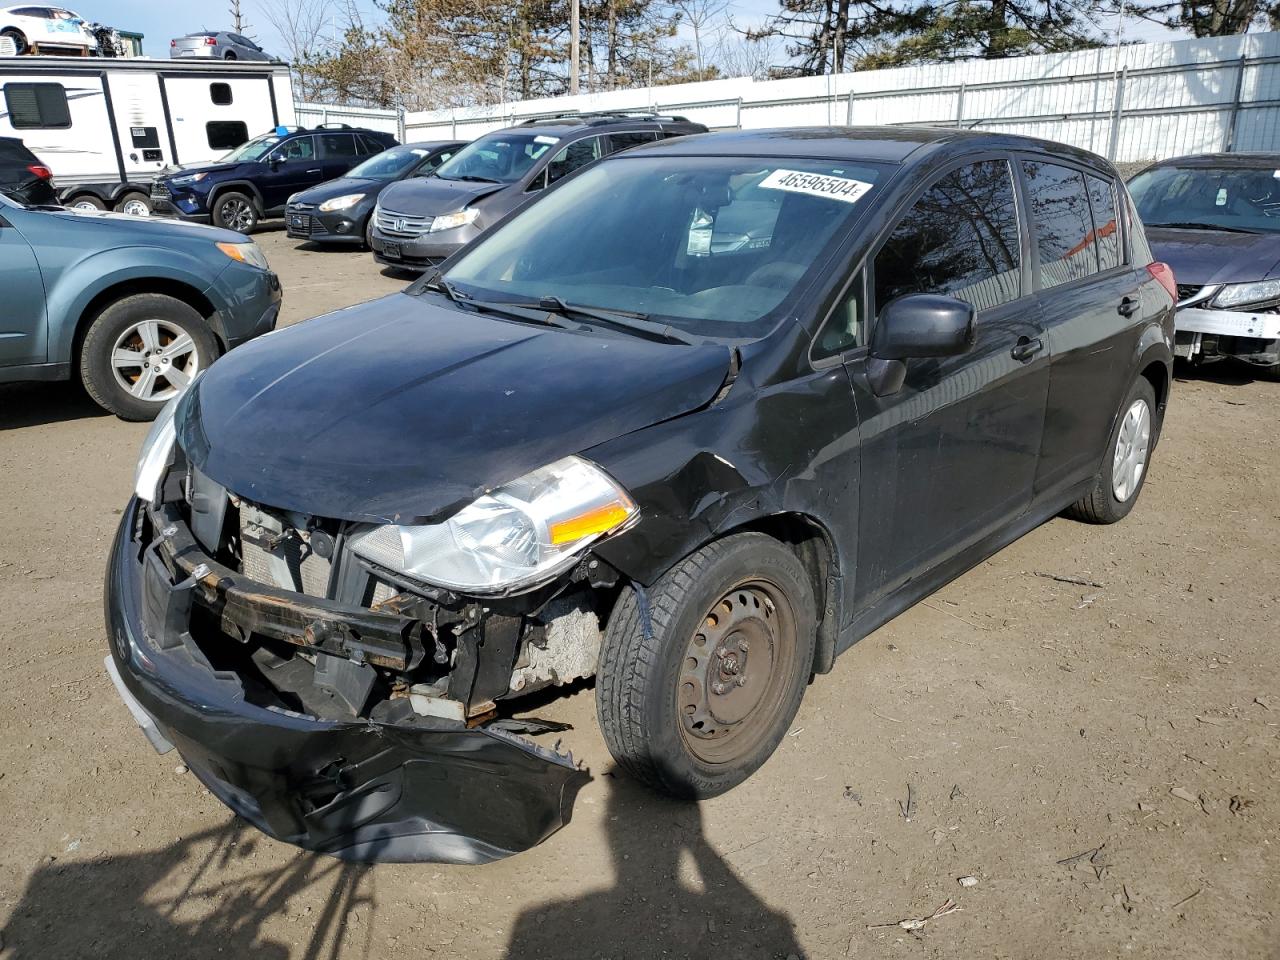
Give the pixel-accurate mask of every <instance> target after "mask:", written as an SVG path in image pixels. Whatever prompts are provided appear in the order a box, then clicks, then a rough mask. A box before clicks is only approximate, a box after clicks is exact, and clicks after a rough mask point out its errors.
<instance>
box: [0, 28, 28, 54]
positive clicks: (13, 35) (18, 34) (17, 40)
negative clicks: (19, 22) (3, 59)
mask: <svg viewBox="0 0 1280 960" xmlns="http://www.w3.org/2000/svg"><path fill="white" fill-rule="evenodd" d="M0 37H8V38H9V39H10V40H12V41H13V47H14V50H13V52H14V55H15V56H19V57H20V56H22V55H23V54H25V53H26V52H27V50H28V49H29V45H28V44H27V35H26V34H25V33H23V32H22V31H21V30H17V29H14V28H13V27H10V28H9V29H8V30H4V31H0Z"/></svg>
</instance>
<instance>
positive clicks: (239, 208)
mask: <svg viewBox="0 0 1280 960" xmlns="http://www.w3.org/2000/svg"><path fill="white" fill-rule="evenodd" d="M222 219H223V220H225V221H226V223H227V226H228V227H230V228H231V229H232V230H237V231H239V232H241V233H243V232H244V231H245V230H247V229H248V228H249V227H250V226H252V224H253V210H252V209H250V207H249V204H248V203H247V202H246V201H244V200H228V201H227V202H226V203H224V204H223V205H222Z"/></svg>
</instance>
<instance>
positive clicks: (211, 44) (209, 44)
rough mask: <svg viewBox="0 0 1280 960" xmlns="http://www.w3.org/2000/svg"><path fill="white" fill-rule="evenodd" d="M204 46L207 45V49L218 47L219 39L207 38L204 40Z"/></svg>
mask: <svg viewBox="0 0 1280 960" xmlns="http://www.w3.org/2000/svg"><path fill="white" fill-rule="evenodd" d="M204 45H205V46H206V47H216V46H217V45H218V38H217V37H205V38H204Z"/></svg>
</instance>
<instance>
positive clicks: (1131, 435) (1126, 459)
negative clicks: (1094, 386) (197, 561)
mask: <svg viewBox="0 0 1280 960" xmlns="http://www.w3.org/2000/svg"><path fill="white" fill-rule="evenodd" d="M1157 416H1158V411H1157V409H1156V393H1155V390H1154V389H1153V388H1152V386H1151V383H1150V382H1149V381H1148V380H1147V378H1146V377H1138V379H1137V380H1135V381H1134V382H1133V386H1131V387H1130V388H1129V392H1128V394H1126V396H1125V399H1124V402H1123V403H1122V404H1121V407H1120V413H1119V416H1118V417H1117V418H1116V423H1115V426H1113V427H1112V428H1111V442H1110V443H1109V444H1108V446H1107V452H1106V454H1105V455H1104V456H1103V458H1102V463H1101V465H1100V466H1099V468H1098V473H1097V474H1096V475H1095V476H1094V478H1093V486H1092V488H1091V489H1090V490H1089V492H1088V493H1087V494H1086V495H1085V496H1083V497H1081V498H1080V499H1079V500H1077V501H1076V502H1075V503H1074V504H1072V505H1071V506H1070V507H1069V508H1068V509H1067V515H1068V516H1070V517H1073V518H1075V519H1076V520H1083V521H1085V522H1086V523H1115V522H1116V521H1117V520H1120V519H1123V518H1124V517H1125V516H1127V515H1128V513H1129V511H1130V510H1132V509H1133V505H1134V503H1135V502H1136V501H1137V499H1138V494H1139V493H1140V492H1141V491H1142V485H1143V483H1144V482H1145V480H1146V478H1147V465H1148V463H1149V462H1150V459H1151V451H1152V449H1153V448H1154V447H1155V443H1156V439H1157V438H1158V436H1159V431H1160V424H1159V421H1158V420H1157V419H1156V418H1157Z"/></svg>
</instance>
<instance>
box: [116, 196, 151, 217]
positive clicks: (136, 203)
mask: <svg viewBox="0 0 1280 960" xmlns="http://www.w3.org/2000/svg"><path fill="white" fill-rule="evenodd" d="M116 213H127V214H129V216H131V217H149V216H151V201H150V200H149V199H148V198H147V195H146V194H145V193H139V192H138V191H137V190H130V191H129V192H128V193H126V194H125V195H124V196H123V197H121V198H120V200H119V202H118V203H117V204H116Z"/></svg>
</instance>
